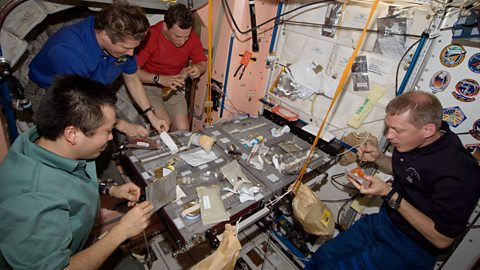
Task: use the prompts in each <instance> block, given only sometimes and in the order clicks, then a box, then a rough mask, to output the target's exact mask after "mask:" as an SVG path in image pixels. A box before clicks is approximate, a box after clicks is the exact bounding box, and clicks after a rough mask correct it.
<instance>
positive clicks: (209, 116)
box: [207, 0, 212, 126]
mask: <svg viewBox="0 0 480 270" xmlns="http://www.w3.org/2000/svg"><path fill="white" fill-rule="evenodd" d="M207 70H208V82H207V85H208V89H207V91H208V92H207V93H208V94H207V101H208V105H207V123H208V125H209V126H211V125H212V106H211V105H212V0H208V62H207Z"/></svg>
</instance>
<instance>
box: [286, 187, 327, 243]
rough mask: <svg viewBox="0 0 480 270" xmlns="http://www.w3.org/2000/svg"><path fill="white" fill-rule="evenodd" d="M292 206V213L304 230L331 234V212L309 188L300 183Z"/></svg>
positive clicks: (312, 232) (322, 234)
mask: <svg viewBox="0 0 480 270" xmlns="http://www.w3.org/2000/svg"><path fill="white" fill-rule="evenodd" d="M292 207H293V215H294V216H295V218H296V219H297V220H298V222H300V224H302V226H303V229H304V230H305V231H306V232H308V233H310V234H313V235H317V236H332V235H333V229H334V225H335V224H334V220H335V218H334V216H333V213H332V211H330V209H329V208H328V207H327V205H325V204H324V203H323V202H322V201H320V199H319V198H318V197H317V195H316V194H315V193H314V192H313V191H312V190H311V189H310V188H308V187H307V186H305V185H303V184H300V188H299V189H298V191H297V194H296V195H295V198H293V202H292Z"/></svg>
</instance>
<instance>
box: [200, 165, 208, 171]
mask: <svg viewBox="0 0 480 270" xmlns="http://www.w3.org/2000/svg"><path fill="white" fill-rule="evenodd" d="M198 168H199V169H200V170H203V169H205V168H208V164H203V165H200V166H198Z"/></svg>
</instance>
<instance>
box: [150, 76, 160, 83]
mask: <svg viewBox="0 0 480 270" xmlns="http://www.w3.org/2000/svg"><path fill="white" fill-rule="evenodd" d="M152 80H153V82H154V83H155V84H159V83H158V81H160V75H158V74H153V77H152Z"/></svg>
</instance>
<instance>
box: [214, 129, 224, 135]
mask: <svg viewBox="0 0 480 270" xmlns="http://www.w3.org/2000/svg"><path fill="white" fill-rule="evenodd" d="M221 134H222V133H220V131H218V130H215V131H212V135H213V136H220V135H221Z"/></svg>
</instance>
